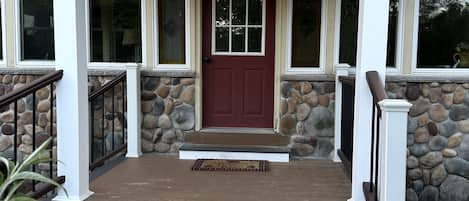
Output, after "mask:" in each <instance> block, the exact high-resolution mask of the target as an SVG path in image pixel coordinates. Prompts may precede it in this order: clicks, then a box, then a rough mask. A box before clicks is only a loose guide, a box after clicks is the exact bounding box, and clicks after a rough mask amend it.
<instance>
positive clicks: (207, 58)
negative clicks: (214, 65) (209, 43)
mask: <svg viewBox="0 0 469 201" xmlns="http://www.w3.org/2000/svg"><path fill="white" fill-rule="evenodd" d="M211 61H212V60H211V59H210V58H209V57H204V58H202V62H203V63H206V64H208V63H210V62H211Z"/></svg>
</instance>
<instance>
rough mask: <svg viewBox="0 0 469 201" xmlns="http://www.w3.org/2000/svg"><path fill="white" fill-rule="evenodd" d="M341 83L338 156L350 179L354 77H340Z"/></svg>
mask: <svg viewBox="0 0 469 201" xmlns="http://www.w3.org/2000/svg"><path fill="white" fill-rule="evenodd" d="M339 81H340V82H341V83H342V105H341V108H342V115H341V117H342V119H341V136H340V138H341V146H340V150H338V155H339V157H340V158H341V160H342V164H343V165H344V167H345V172H346V173H347V175H348V177H349V179H350V180H351V178H352V163H353V161H352V158H353V157H352V156H353V121H354V113H355V107H354V106H355V77H350V76H341V77H339Z"/></svg>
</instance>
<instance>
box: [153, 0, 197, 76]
mask: <svg viewBox="0 0 469 201" xmlns="http://www.w3.org/2000/svg"><path fill="white" fill-rule="evenodd" d="M189 3H190V1H187V0H158V1H156V3H155V5H156V12H157V14H156V20H155V22H156V24H155V32H156V38H155V41H156V47H158V48H157V51H156V64H157V66H156V68H157V70H189V69H190V42H189V41H190V36H191V34H188V33H190V18H189V16H190V12H189V10H190V9H189Z"/></svg>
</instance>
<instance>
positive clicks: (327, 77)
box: [282, 74, 335, 81]
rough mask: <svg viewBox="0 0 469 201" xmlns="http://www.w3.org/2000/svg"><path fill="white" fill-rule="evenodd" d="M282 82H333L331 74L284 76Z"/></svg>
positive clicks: (333, 77)
mask: <svg viewBox="0 0 469 201" xmlns="http://www.w3.org/2000/svg"><path fill="white" fill-rule="evenodd" d="M282 81H335V75H333V74H285V75H283V76H282Z"/></svg>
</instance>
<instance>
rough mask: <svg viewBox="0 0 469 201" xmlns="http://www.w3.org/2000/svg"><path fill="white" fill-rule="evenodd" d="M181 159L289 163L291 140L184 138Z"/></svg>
mask: <svg viewBox="0 0 469 201" xmlns="http://www.w3.org/2000/svg"><path fill="white" fill-rule="evenodd" d="M185 141H186V143H185V144H184V145H183V146H182V147H181V148H180V149H179V158H180V159H185V160H196V159H229V160H267V161H270V162H289V160H290V149H289V148H288V147H287V146H288V144H289V138H288V137H286V136H281V135H278V134H246V133H193V134H189V135H187V136H186V138H185Z"/></svg>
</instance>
